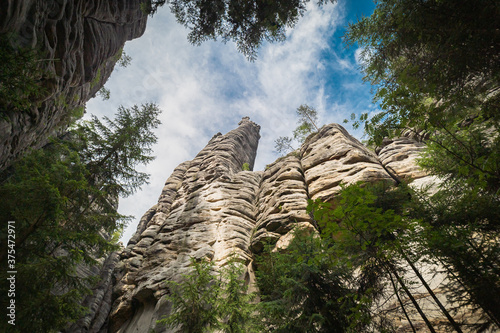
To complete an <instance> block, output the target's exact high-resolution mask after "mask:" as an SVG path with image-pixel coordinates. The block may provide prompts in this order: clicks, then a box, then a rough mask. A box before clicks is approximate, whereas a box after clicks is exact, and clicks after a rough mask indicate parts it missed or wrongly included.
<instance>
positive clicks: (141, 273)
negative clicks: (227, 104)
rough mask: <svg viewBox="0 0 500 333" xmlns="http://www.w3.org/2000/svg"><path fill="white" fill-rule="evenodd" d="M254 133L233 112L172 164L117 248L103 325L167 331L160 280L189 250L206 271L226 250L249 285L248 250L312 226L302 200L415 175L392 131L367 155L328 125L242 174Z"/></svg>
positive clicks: (410, 153) (183, 266)
mask: <svg viewBox="0 0 500 333" xmlns="http://www.w3.org/2000/svg"><path fill="white" fill-rule="evenodd" d="M258 139H259V126H258V125H256V124H255V123H253V122H251V121H250V120H249V119H248V118H243V120H242V121H241V122H240V124H239V127H238V128H237V129H235V130H233V131H231V132H229V133H227V134H226V135H221V134H220V133H219V134H217V135H216V136H214V137H213V138H212V140H210V142H209V143H208V145H207V146H206V147H205V148H204V149H203V150H202V151H201V152H200V153H199V154H198V156H196V158H195V159H194V160H192V161H188V162H184V163H182V164H180V165H179V166H178V167H177V168H176V169H175V170H174V172H173V174H172V175H171V176H170V177H169V178H168V180H167V182H166V183H165V187H164V189H163V191H162V194H161V196H160V198H159V201H158V203H157V204H156V205H154V206H153V207H152V208H151V209H150V210H149V211H148V212H146V214H144V216H143V217H142V219H141V221H140V224H139V226H138V229H137V232H136V233H135V235H134V236H133V237H132V239H131V240H130V242H129V244H128V246H127V248H126V249H125V250H124V251H123V252H122V253H121V256H120V261H119V263H118V265H117V268H116V269H115V273H114V274H115V285H114V291H113V295H114V303H113V306H112V309H111V313H110V316H109V332H120V333H125V332H127V333H128V332H149V331H151V330H155V332H168V330H166V329H165V328H164V327H162V326H158V325H156V320H158V319H160V318H161V317H162V316H163V315H165V314H168V313H169V312H170V304H168V302H167V301H166V300H165V298H164V297H163V296H164V295H166V294H167V293H168V290H167V288H166V285H165V281H166V280H179V279H180V278H181V275H182V274H185V273H187V272H188V271H189V265H190V258H191V257H195V258H197V259H205V260H210V261H212V262H214V264H215V268H216V269H217V268H219V267H221V266H223V265H225V263H226V262H227V261H228V259H229V258H231V257H236V258H237V259H238V261H239V262H241V264H242V265H244V266H245V267H246V268H247V269H246V272H245V276H244V277H242V278H244V279H245V280H246V281H247V282H248V283H249V284H250V285H252V283H253V281H254V272H253V270H252V261H253V256H254V254H255V253H258V252H259V251H261V250H262V248H263V243H264V241H265V240H272V241H276V242H278V245H279V244H283V243H286V242H287V240H288V239H289V238H290V232H291V230H292V229H293V227H294V226H298V225H300V226H301V227H306V228H310V229H311V230H314V228H315V226H314V221H313V220H312V218H311V217H310V216H309V214H308V213H307V211H306V207H307V200H308V199H316V198H319V199H322V200H330V199H332V198H333V197H334V196H335V195H336V194H337V193H338V191H339V190H340V184H341V183H343V184H350V183H355V182H358V181H380V180H385V181H387V182H392V183H396V182H398V181H399V180H400V179H408V178H419V177H423V176H425V175H424V174H423V173H422V172H421V171H420V170H419V169H418V168H416V167H415V164H414V159H415V156H416V154H417V153H418V152H419V150H420V149H422V144H420V143H418V142H416V141H414V140H411V139H405V138H402V139H401V140H394V141H393V142H390V143H389V142H387V143H386V146H384V147H383V148H382V150H381V151H380V153H379V154H378V155H377V154H375V153H374V152H372V151H370V150H369V149H367V148H366V147H364V146H363V145H362V144H361V143H360V142H359V141H358V140H356V139H355V138H353V137H352V136H350V135H349V134H348V133H347V131H346V130H345V129H344V128H343V127H342V126H340V125H337V124H331V125H327V126H324V127H323V128H322V129H321V130H320V131H319V132H318V133H317V134H315V135H313V136H312V137H310V138H309V139H308V140H307V141H306V143H305V144H304V145H303V146H302V148H301V149H300V151H296V152H294V153H292V154H289V155H288V156H286V157H283V158H280V159H278V160H277V161H276V162H274V163H272V164H270V165H268V166H267V167H266V170H265V171H257V172H253V171H243V170H242V166H243V164H244V163H248V164H249V165H250V167H251V168H252V167H253V162H254V159H255V155H256V149H257V144H258Z"/></svg>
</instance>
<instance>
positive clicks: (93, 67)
mask: <svg viewBox="0 0 500 333" xmlns="http://www.w3.org/2000/svg"><path fill="white" fill-rule="evenodd" d="M142 2H143V1H142ZM140 3H141V1H140V0H27V1H17V0H0V8H1V10H0V34H8V35H11V36H14V38H13V39H14V40H15V41H16V42H17V44H18V45H19V46H21V47H30V48H33V49H36V50H38V51H39V53H40V54H43V56H44V57H45V59H43V60H41V61H42V63H43V67H44V68H45V69H46V70H47V72H48V73H49V74H48V77H47V78H46V79H45V80H44V81H43V82H42V86H43V88H44V89H45V92H44V93H43V96H41V97H40V100H38V101H36V103H35V104H37V105H36V106H33V107H32V108H31V110H29V112H13V111H11V110H0V111H1V112H2V117H0V170H1V169H3V168H5V167H6V166H8V165H9V164H10V163H12V161H13V160H14V159H15V158H17V157H18V156H20V155H21V154H22V153H23V152H24V151H25V150H26V149H27V148H29V147H33V148H40V147H41V146H43V145H44V144H45V143H46V141H45V140H46V139H47V137H48V136H49V135H53V134H54V132H55V130H56V129H58V128H59V129H64V127H65V125H67V124H68V122H69V121H70V120H71V118H72V117H77V116H81V114H83V113H82V112H83V107H84V105H85V103H86V102H87V101H88V100H89V99H90V98H91V97H92V96H93V95H94V94H95V93H96V92H97V91H98V90H99V89H100V88H101V87H102V86H103V85H104V83H105V82H106V80H107V79H108V77H109V75H110V74H111V72H112V70H113V68H114V65H115V63H116V61H117V60H118V59H119V58H120V54H121V49H122V48H123V45H124V44H125V41H127V40H131V39H133V38H137V37H139V36H141V35H142V34H143V33H144V31H145V28H146V21H147V15H145V14H144V13H143V12H142V11H141V9H140Z"/></svg>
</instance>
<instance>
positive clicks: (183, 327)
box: [158, 258, 259, 333]
mask: <svg viewBox="0 0 500 333" xmlns="http://www.w3.org/2000/svg"><path fill="white" fill-rule="evenodd" d="M191 264H192V268H193V270H192V272H191V273H189V274H184V275H183V276H182V280H181V281H180V282H175V281H167V286H168V288H169V290H170V294H169V295H167V296H166V298H167V300H169V301H170V302H171V303H172V313H171V314H170V315H169V316H166V317H165V318H162V319H161V320H159V321H158V324H160V325H166V326H167V327H170V328H174V327H180V332H185V333H202V332H212V331H215V330H222V331H223V332H226V333H243V332H249V333H251V332H256V333H257V332H259V329H258V328H259V323H258V322H257V321H256V318H255V309H256V304H254V302H253V299H254V298H255V295H254V294H248V293H247V285H246V284H245V282H244V281H243V280H242V279H241V276H242V274H243V269H242V267H241V264H238V263H237V262H236V261H234V260H231V261H230V262H229V263H228V264H227V265H226V266H225V267H224V268H223V269H222V270H221V271H220V272H215V271H214V267H213V263H212V262H207V261H196V260H195V259H194V258H191Z"/></svg>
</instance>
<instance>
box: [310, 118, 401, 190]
mask: <svg viewBox="0 0 500 333" xmlns="http://www.w3.org/2000/svg"><path fill="white" fill-rule="evenodd" d="M300 153H301V156H302V159H301V162H302V166H303V169H304V176H305V181H306V184H307V188H308V191H309V195H310V197H311V199H313V200H315V199H321V200H329V199H331V198H332V197H333V196H334V195H335V194H337V193H338V192H339V191H340V189H341V187H340V184H345V185H348V184H353V183H356V182H360V181H363V182H373V181H383V180H386V181H389V182H393V179H392V177H391V176H390V175H389V173H387V171H386V170H385V169H384V167H383V165H382V164H381V163H380V161H379V159H378V158H377V156H376V155H375V153H373V152H371V151H370V150H369V149H368V148H366V147H365V146H364V145H363V144H361V143H360V142H359V141H358V140H357V139H355V138H354V137H352V136H351V135H350V134H349V133H347V131H346V130H345V129H344V128H343V127H342V126H340V125H338V124H331V125H327V126H323V127H322V128H321V129H320V131H319V132H318V133H317V134H315V135H314V136H312V137H311V138H309V139H308V140H307V141H306V143H305V144H304V145H303V146H302V148H301V150H300Z"/></svg>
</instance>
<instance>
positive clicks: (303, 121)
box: [274, 104, 319, 156]
mask: <svg viewBox="0 0 500 333" xmlns="http://www.w3.org/2000/svg"><path fill="white" fill-rule="evenodd" d="M297 115H298V116H299V121H298V124H299V125H298V126H297V128H296V129H295V130H294V131H293V139H292V138H291V137H288V136H280V137H279V138H278V139H276V140H275V141H274V149H276V151H277V152H278V153H279V154H281V155H282V156H284V155H286V154H287V153H289V152H292V151H294V150H295V148H293V146H292V141H293V140H296V141H297V142H298V143H299V144H302V143H303V142H304V141H305V140H306V138H307V137H308V136H309V135H311V134H312V133H313V132H315V130H316V131H319V129H318V126H317V125H316V123H317V122H318V112H317V111H316V110H315V109H314V108H311V107H310V106H308V105H306V104H303V105H301V106H299V107H298V108H297Z"/></svg>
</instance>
